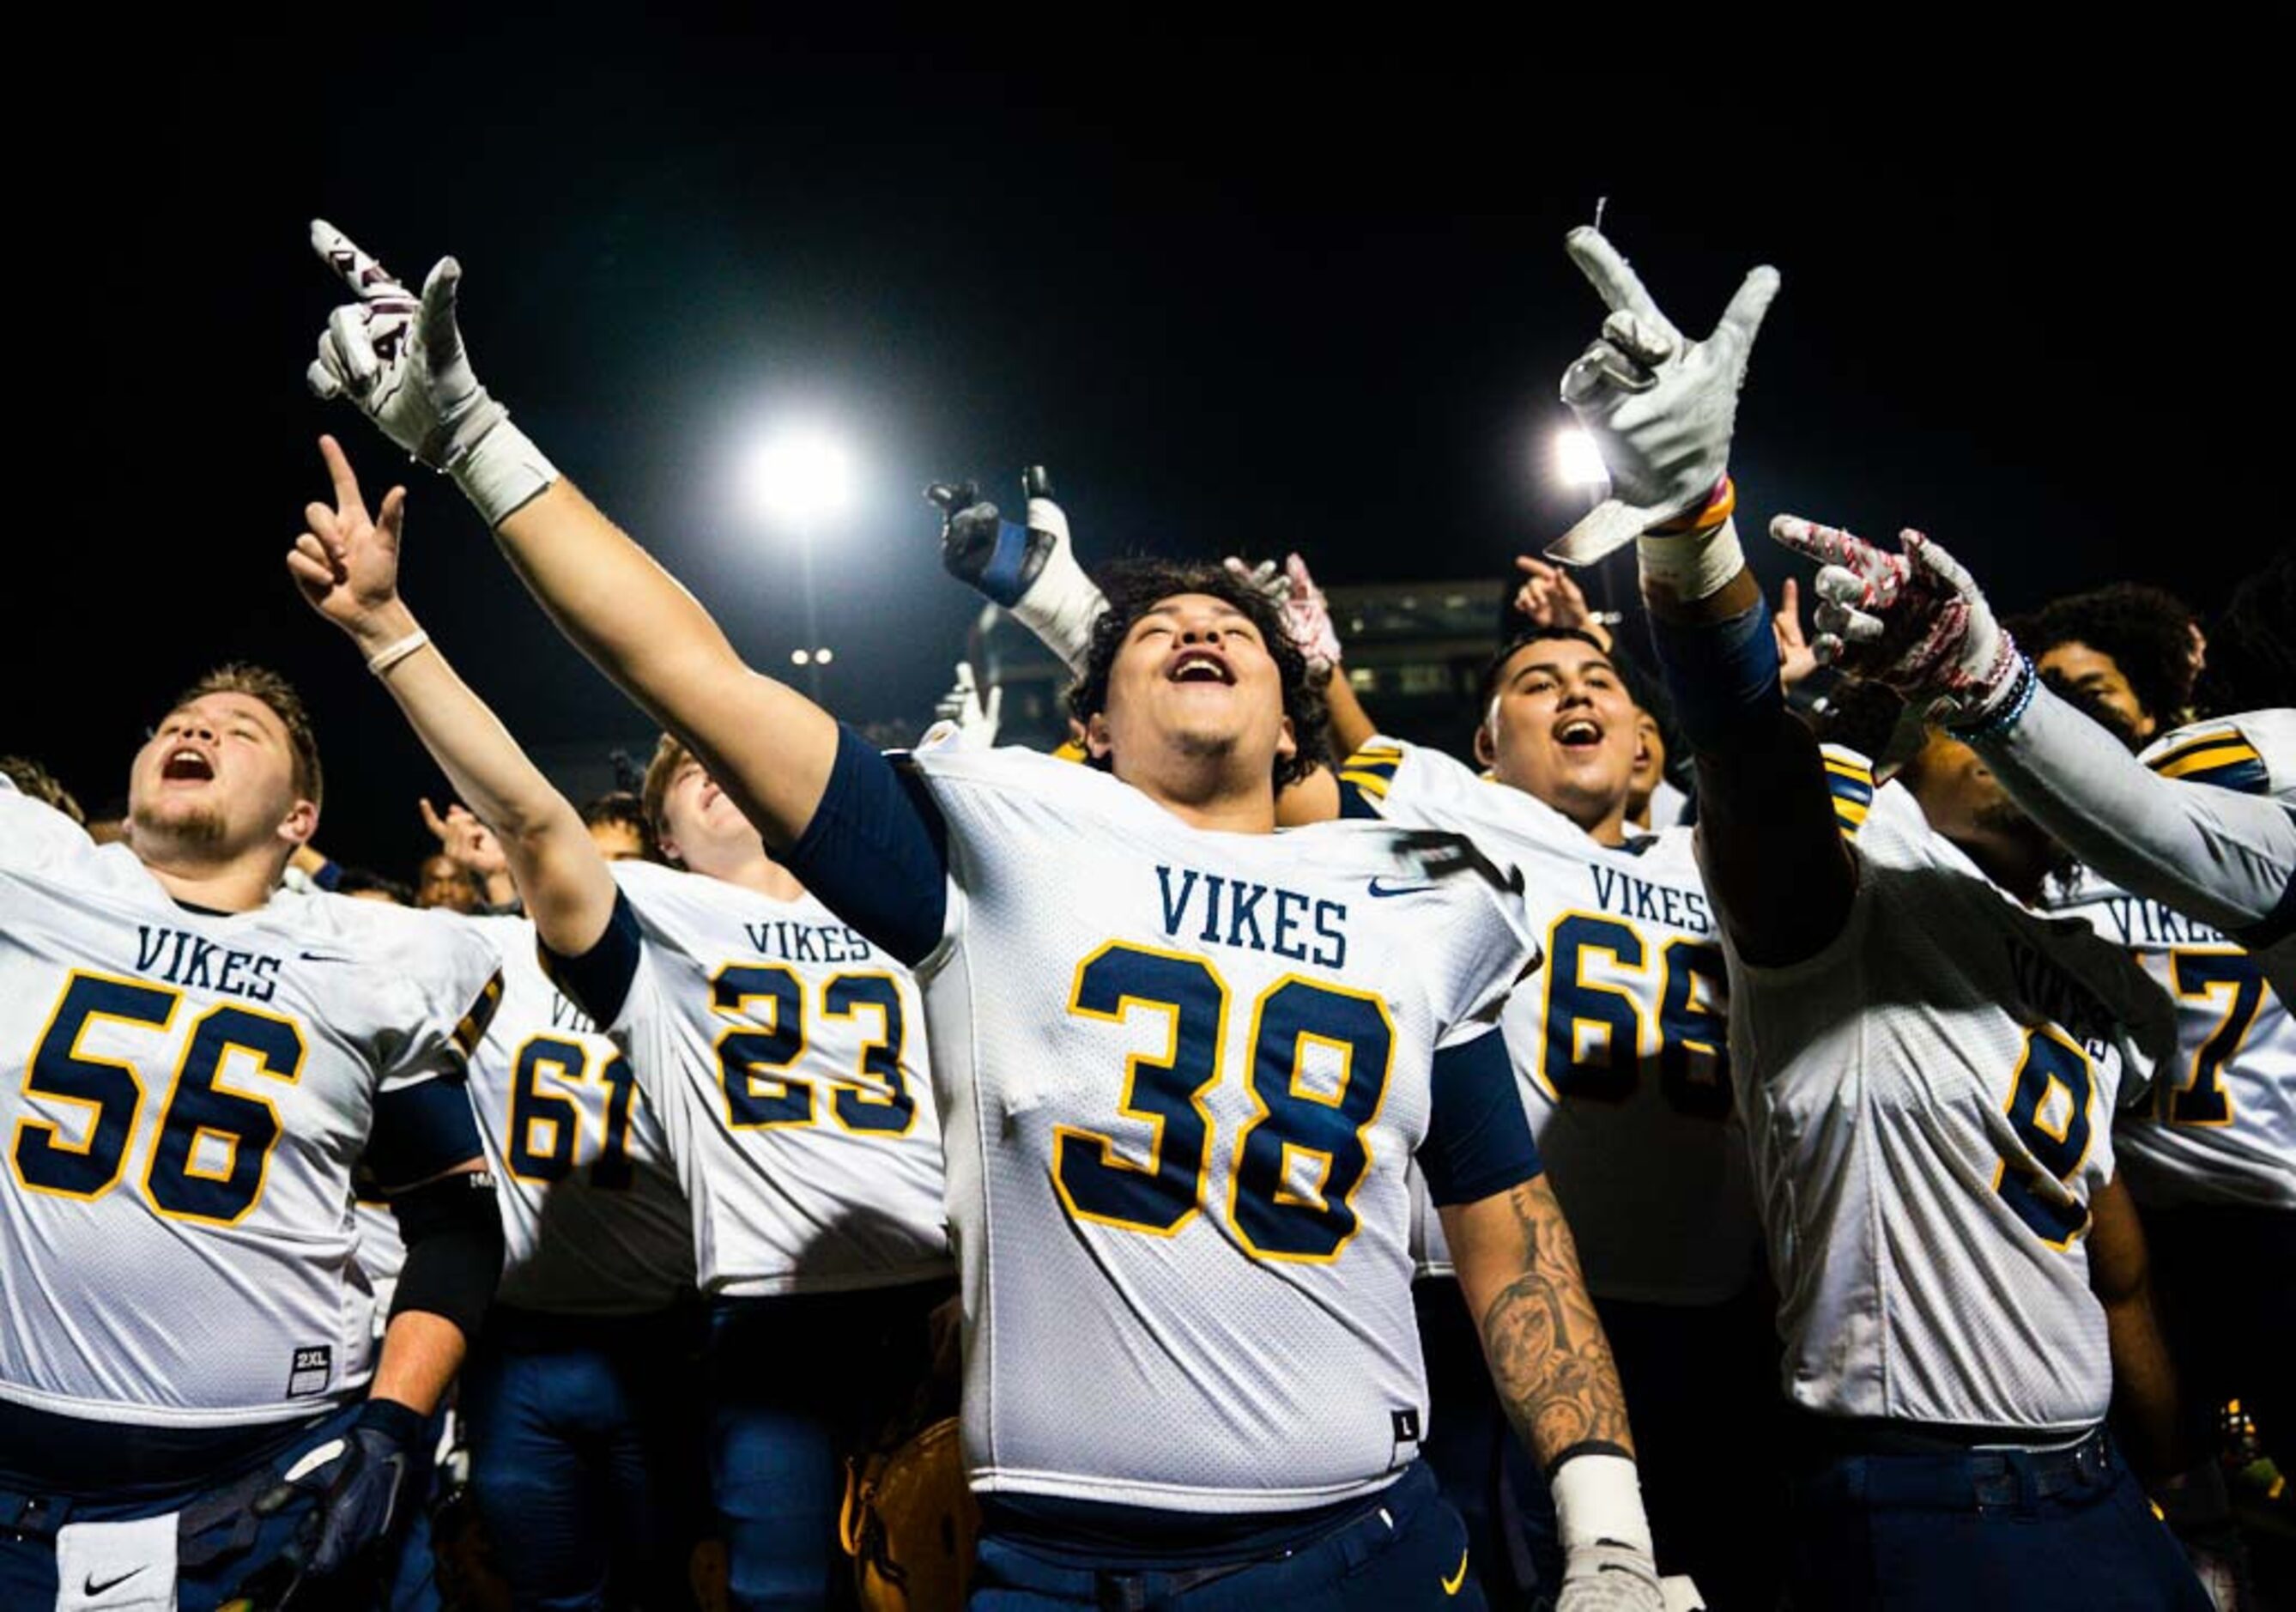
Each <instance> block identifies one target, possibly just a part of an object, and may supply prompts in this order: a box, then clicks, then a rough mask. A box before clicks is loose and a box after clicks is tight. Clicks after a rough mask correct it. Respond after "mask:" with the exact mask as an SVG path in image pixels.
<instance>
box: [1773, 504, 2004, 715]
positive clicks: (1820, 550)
mask: <svg viewBox="0 0 2296 1612" xmlns="http://www.w3.org/2000/svg"><path fill="white" fill-rule="evenodd" d="M1770 536H1772V537H1773V538H1775V539H1777V540H1778V541H1779V542H1781V543H1783V544H1784V545H1785V546H1786V547H1788V548H1791V549H1792V550H1793V551H1794V552H1795V553H1797V554H1802V555H1808V556H1809V557H1810V558H1811V559H1813V560H1816V562H1817V563H1818V564H1819V566H1820V567H1822V569H1821V570H1820V571H1819V572H1818V573H1817V580H1816V583H1815V584H1814V585H1813V591H1814V592H1815V593H1816V595H1817V599H1818V604H1817V608H1816V610H1814V611H1812V612H1811V613H1810V619H1811V621H1812V623H1813V624H1814V625H1815V626H1816V628H1817V637H1816V641H1815V642H1814V643H1813V644H1812V645H1811V648H1812V649H1813V650H1815V651H1816V655H1817V658H1818V660H1819V662H1822V663H1824V664H1826V665H1838V666H1840V667H1841V669H1842V670H1844V671H1846V672H1849V674H1850V675H1851V676H1853V677H1860V678H1866V679H1870V680H1872V681H1874V682H1877V683H1886V684H1888V685H1889V686H1890V687H1892V688H1894V689H1896V690H1897V691H1898V693H1899V694H1902V695H1905V696H1906V697H1907V699H1909V700H1920V701H1927V702H1929V703H1930V706H1929V709H1930V711H1931V714H1932V715H1935V716H1937V717H1939V718H1940V719H1942V720H1947V721H1950V722H1956V723H1970V722H1977V721H1981V720H1985V719H1987V718H1989V717H1992V716H1995V715H1997V714H2003V713H2004V712H2005V708H2006V707H2007V706H2008V705H2009V704H2010V703H2011V702H2012V701H2013V699H2014V698H2015V697H2016V695H2017V694H2018V691H2019V690H2020V689H2021V688H2030V686H2031V682H2032V669H2031V668H2030V666H2029V665H2028V664H2027V663H2026V661H2025V657H2024V656H2023V655H2021V654H2018V653H2017V645H2016V641H2015V640H2014V639H2013V638H2012V637H2010V636H2009V635H2008V633H2007V632H2005V631H2004V630H2003V629H2002V628H2001V625H2000V623H1999V622H1997V621H1995V620H1994V619H1993V607H1992V606H1991V605H1988V604H1987V603H1986V602H1985V596H1984V595H1983V594H1982V593H1980V592H1979V591H1978V587H1977V583H1976V582H1975V580H1972V578H1971V576H1970V574H1969V572H1967V571H1965V570H1964V569H1963V568H1962V566H1961V564H1960V563H1959V562H1957V561H1956V560H1955V559H1954V557H1953V556H1952V555H1949V554H1948V553H1946V551H1945V550H1944V549H1942V548H1940V547H1938V546H1937V545H1936V544H1934V543H1932V542H1931V541H1930V540H1929V539H1927V538H1925V537H1923V535H1922V534H1921V533H1920V532H1917V531H1913V530H1906V531H1901V532H1899V533H1898V547H1900V549H1902V551H1903V552H1902V553H1898V554H1886V553H1884V552H1883V551H1882V550H1881V549H1879V548H1876V547H1874V545H1873V544H1871V543H1868V542H1866V540H1865V539H1862V538H1859V537H1857V536H1856V535H1855V534H1854V533H1851V532H1848V531H1843V530H1840V529H1838V528H1835V527H1832V526H1819V525H1817V524H1816V523H1815V522H1809V521H1805V520H1803V519H1802V518H1801V517H1800V516H1799V515H1780V516H1779V517H1778V518H1777V519H1776V520H1775V521H1772V522H1770Z"/></svg>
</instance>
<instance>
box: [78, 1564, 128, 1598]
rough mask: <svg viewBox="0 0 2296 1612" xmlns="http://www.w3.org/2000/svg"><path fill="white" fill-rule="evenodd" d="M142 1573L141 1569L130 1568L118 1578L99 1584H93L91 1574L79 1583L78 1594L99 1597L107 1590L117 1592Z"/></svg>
mask: <svg viewBox="0 0 2296 1612" xmlns="http://www.w3.org/2000/svg"><path fill="white" fill-rule="evenodd" d="M142 1571H143V1568H141V1567H130V1568H128V1569H127V1572H125V1573H123V1574H121V1575H119V1577H118V1578H107V1579H105V1580H104V1581H103V1582H102V1583H100V1584H99V1583H96V1582H95V1575H94V1574H93V1573H91V1574H89V1575H87V1577H86V1578H85V1579H83V1580H82V1581H81V1583H80V1586H79V1592H80V1593H81V1594H82V1595H101V1594H102V1593H103V1592H104V1591H107V1590H117V1589H118V1588H119V1586H120V1585H122V1584H124V1583H127V1581H128V1580H129V1579H131V1578H133V1577H135V1575H137V1574H138V1573H141V1572H142Z"/></svg>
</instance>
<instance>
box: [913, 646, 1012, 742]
mask: <svg viewBox="0 0 2296 1612" xmlns="http://www.w3.org/2000/svg"><path fill="white" fill-rule="evenodd" d="M1004 708H1005V691H1004V690H1003V689H1002V688H991V689H990V690H989V691H988V703H987V704H985V705H984V704H983V703H981V699H980V687H979V686H978V685H976V684H975V683H974V682H973V680H972V662H970V661H959V662H957V663H956V682H955V685H954V686H953V687H950V689H949V691H948V692H947V694H945V695H941V697H940V698H939V701H937V702H936V703H934V705H933V717H934V719H935V720H934V722H933V725H932V726H931V728H926V729H925V736H924V737H923V738H922V739H921V740H919V741H918V743H917V748H918V749H920V750H923V749H927V748H930V747H931V746H932V745H935V744H950V745H954V746H955V748H957V749H959V750H989V749H993V748H994V747H995V746H996V728H997V717H998V713H999V712H1000V711H1003V710H1004Z"/></svg>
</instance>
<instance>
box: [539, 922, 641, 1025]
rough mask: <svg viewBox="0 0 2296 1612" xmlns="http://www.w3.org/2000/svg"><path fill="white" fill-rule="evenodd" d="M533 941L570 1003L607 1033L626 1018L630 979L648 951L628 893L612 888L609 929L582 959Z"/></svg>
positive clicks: (547, 973)
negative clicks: (608, 1029)
mask: <svg viewBox="0 0 2296 1612" xmlns="http://www.w3.org/2000/svg"><path fill="white" fill-rule="evenodd" d="M535 945H536V948H537V950H538V951H539V952H540V954H541V957H542V971H543V973H545V974H546V975H549V976H550V982H551V983H552V984H553V985H555V986H557V987H558V989H559V990H561V991H564V992H565V993H566V999H567V1000H568V1001H570V1002H571V1003H573V1004H574V1005H575V1006H576V1007H577V1008H580V1009H581V1010H582V1011H583V1012H585V1013H586V1014H588V1015H589V1016H590V1022H591V1023H592V1024H595V1025H597V1026H598V1028H599V1029H600V1030H602V1031H603V1029H605V1028H606V1026H607V1025H609V1024H612V1023H613V1022H614V1021H615V1020H616V1019H619V1018H620V1017H621V1016H622V1004H623V1003H624V1002H626V1001H627V1000H629V996H630V982H631V981H632V980H635V978H637V976H638V956H639V954H640V953H641V952H642V951H644V949H645V939H644V936H643V935H641V934H640V933H638V915H637V913H636V911H635V909H632V907H631V906H630V898H629V896H628V895H627V893H626V892H622V891H619V890H617V891H615V892H614V914H613V916H612V917H610V918H608V919H607V920H606V929H605V933H603V934H601V935H600V936H599V937H598V938H597V940H596V941H595V942H593V943H592V945H591V947H590V950H587V951H586V952H584V953H583V954H582V955H581V956H580V957H567V956H565V955H563V954H562V953H560V952H556V951H553V950H551V949H550V946H549V944H548V942H544V941H541V940H539V939H537V941H536V942H535Z"/></svg>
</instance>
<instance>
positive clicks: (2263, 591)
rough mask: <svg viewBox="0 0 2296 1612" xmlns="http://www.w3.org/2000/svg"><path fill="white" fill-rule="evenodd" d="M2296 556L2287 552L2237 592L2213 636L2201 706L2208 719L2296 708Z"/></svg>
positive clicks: (2271, 561)
mask: <svg viewBox="0 0 2296 1612" xmlns="http://www.w3.org/2000/svg"><path fill="white" fill-rule="evenodd" d="M2291 623H2296V555H2291V554H2290V553H2289V552H2288V551H2287V550H2285V549H2283V550H2282V551H2281V552H2280V553H2279V554H2278V555H2276V556H2275V557H2274V558H2273V559H2271V560H2270V561H2268V562H2267V563H2266V564H2265V566H2264V568H2263V569H2262V570H2261V571H2259V572H2254V573H2252V574H2251V576H2249V577H2248V578H2247V579H2246V580H2244V581H2243V582H2242V583H2241V585H2240V586H2239V587H2237V588H2234V589H2233V593H2232V599H2231V602H2230V603H2228V604H2227V605H2226V606H2225V611H2224V614H2223V615H2221V616H2219V617H2218V618H2217V621H2216V625H2215V627H2214V628H2213V629H2211V630H2210V633H2209V656H2208V665H2207V667H2206V669H2205V670H2202V673H2201V687H2200V698H2199V704H2200V708H2201V711H2202V713H2203V714H2205V715H2208V716H2220V717H2226V716H2237V715H2239V714H2240V713H2241V712H2243V711H2271V710H2275V709H2276V708H2278V707H2281V706H2285V705H2296V626H2292V625H2291Z"/></svg>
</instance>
